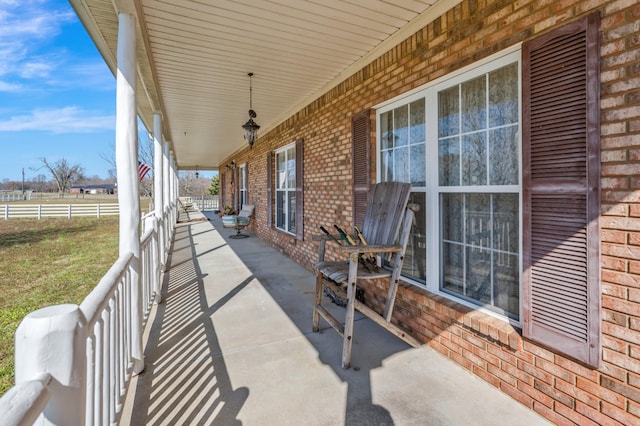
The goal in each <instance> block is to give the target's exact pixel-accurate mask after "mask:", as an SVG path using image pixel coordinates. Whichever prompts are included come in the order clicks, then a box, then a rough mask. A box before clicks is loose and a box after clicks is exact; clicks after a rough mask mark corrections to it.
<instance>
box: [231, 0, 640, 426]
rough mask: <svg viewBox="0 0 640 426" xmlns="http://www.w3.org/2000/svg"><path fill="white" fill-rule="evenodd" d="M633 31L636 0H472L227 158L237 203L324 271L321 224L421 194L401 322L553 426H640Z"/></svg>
mask: <svg viewBox="0 0 640 426" xmlns="http://www.w3.org/2000/svg"><path fill="white" fill-rule="evenodd" d="M639 23H640V4H638V3H637V2H635V1H628V0H622V1H579V0H574V1H552V2H547V1H526V0H524V1H517V2H516V1H480V0H464V1H462V2H461V3H460V4H458V5H457V6H455V7H454V8H452V9H451V10H448V11H447V12H446V13H444V14H443V15H442V16H439V17H438V18H436V19H434V20H433V21H432V22H431V23H430V24H428V25H427V26H426V27H424V28H422V29H421V30H420V31H417V32H416V33H415V34H413V35H412V36H411V37H409V38H407V39H406V40H404V41H403V42H402V43H400V44H398V45H397V46H395V47H394V48H392V49H390V50H389V51H388V52H386V53H385V54H383V55H382V56H380V57H378V58H377V59H375V60H374V61H372V62H371V63H370V64H368V65H367V66H365V67H363V68H362V69H360V70H359V71H358V72H356V73H355V74H353V75H351V76H349V77H348V78H346V79H345V80H344V81H342V82H341V83H340V84H339V85H337V86H336V87H334V88H332V89H331V90H329V91H328V92H326V93H325V94H324V95H323V96H321V97H320V98H318V99H317V100H315V101H314V102H313V103H311V104H309V105H307V106H306V107H305V108H303V109H302V110H300V111H298V112H297V113H296V114H294V115H292V116H291V117H289V118H288V119H287V120H286V121H284V122H282V123H281V124H280V125H278V126H277V128H275V129H273V130H271V131H269V132H268V133H266V134H261V136H260V139H259V140H258V142H257V143H256V145H255V146H254V147H253V149H252V150H249V149H246V150H244V151H241V152H237V153H236V154H235V155H233V156H232V157H229V158H228V159H227V161H226V163H225V164H223V165H222V167H221V168H220V170H221V175H222V182H223V183H222V187H223V191H224V202H223V203H224V204H233V203H234V202H235V203H238V202H239V201H238V196H237V194H240V193H242V194H243V195H242V197H244V198H243V199H245V200H249V202H251V203H255V204H256V206H257V207H256V219H257V220H256V221H255V232H256V234H257V235H258V236H259V237H260V238H263V239H264V240H266V241H268V242H270V243H271V244H272V245H273V246H276V247H278V248H279V249H280V250H281V251H282V252H284V253H286V254H287V255H289V256H291V257H292V258H294V259H296V260H297V261H299V262H300V263H302V264H303V265H305V266H307V267H311V265H312V264H313V263H314V261H315V259H316V256H317V253H316V250H317V247H316V245H315V244H314V242H313V241H312V240H311V235H313V234H317V229H318V227H319V226H320V225H327V224H333V223H339V224H342V225H345V226H350V225H351V224H353V223H357V221H358V214H359V209H361V207H362V200H363V199H365V200H366V198H365V196H366V188H367V187H368V185H369V184H373V183H375V182H379V181H386V180H403V181H410V182H412V183H413V186H414V192H413V194H412V201H413V202H415V203H418V204H420V205H421V207H422V209H421V213H420V214H419V215H418V217H417V220H416V223H415V224H414V227H413V239H412V243H410V245H411V247H410V249H409V253H408V256H407V260H406V261H405V268H404V281H403V285H402V287H401V290H400V291H399V295H398V298H399V300H398V302H397V305H396V306H397V308H396V311H395V315H394V321H395V322H397V323H398V324H400V325H401V326H402V327H404V328H405V329H406V330H408V331H409V332H410V333H411V334H412V335H413V336H415V337H417V338H419V339H420V340H421V341H423V342H424V343H425V344H428V345H430V346H432V347H433V348H435V349H437V350H438V351H439V352H440V353H442V354H443V355H445V356H447V357H449V358H450V359H452V360H453V361H455V362H457V363H458V364H460V365H462V366H463V367H465V368H467V369H468V370H469V371H471V372H473V373H474V374H476V375H477V376H479V377H481V378H483V379H484V380H486V381H488V382H489V383H491V384H493V385H494V386H496V387H498V388H499V389H501V390H502V391H503V392H505V393H507V394H508V395H510V396H512V397H513V398H515V399H517V400H518V401H520V402H521V403H523V404H525V405H526V406H528V407H531V408H532V409H533V410H535V411H537V412H539V413H540V414H542V415H543V416H545V417H546V418H548V419H550V420H552V421H553V422H555V423H558V424H571V423H577V424H607V425H611V424H634V423H638V422H640V275H639V273H640V233H639V232H640V204H639V201H640V200H639V198H638V197H639V194H640V180H639V179H638V176H639V175H640V25H639ZM231 161H234V162H235V164H241V165H242V168H240V169H239V168H225V167H224V166H225V165H227V164H229V163H230V162H231ZM239 182H242V183H241V184H239ZM365 293H366V301H367V303H368V304H370V305H371V306H373V307H374V308H376V309H378V310H379V311H380V310H381V309H382V307H383V306H384V295H385V294H386V289H385V288H383V284H382V283H380V284H379V285H378V286H375V287H374V286H371V287H367V288H365Z"/></svg>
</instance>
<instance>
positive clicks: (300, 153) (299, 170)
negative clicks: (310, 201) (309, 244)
mask: <svg viewBox="0 0 640 426" xmlns="http://www.w3.org/2000/svg"><path fill="white" fill-rule="evenodd" d="M303 173H304V140H303V139H298V140H297V141H296V238H297V239H298V240H300V241H302V240H304V174H303Z"/></svg>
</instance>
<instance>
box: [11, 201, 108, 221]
mask: <svg viewBox="0 0 640 426" xmlns="http://www.w3.org/2000/svg"><path fill="white" fill-rule="evenodd" d="M0 214H2V218H3V219H4V220H9V219H22V218H38V219H42V218H43V217H66V218H69V219H71V218H72V217H73V216H93V217H100V216H115V215H118V214H120V211H119V210H118V203H105V204H5V205H0Z"/></svg>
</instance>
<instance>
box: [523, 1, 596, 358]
mask: <svg viewBox="0 0 640 426" xmlns="http://www.w3.org/2000/svg"><path fill="white" fill-rule="evenodd" d="M599 26H600V18H599V15H598V14H597V13H596V14H592V15H589V16H587V17H585V18H584V19H582V20H580V21H578V22H574V23H572V24H568V25H566V26H564V27H562V28H559V29H557V30H555V31H553V32H551V33H548V34H546V35H543V36H541V37H539V38H537V39H535V40H531V41H529V42H527V43H525V44H524V45H523V50H522V55H523V61H522V70H523V128H522V131H523V181H524V182H523V183H524V188H523V203H524V206H523V207H524V211H523V219H524V227H523V230H524V241H523V243H524V247H523V251H524V253H523V255H524V282H523V284H524V299H523V311H524V312H523V313H524V335H525V336H526V337H528V338H530V339H531V340H535V341H537V342H540V343H542V344H544V345H546V346H548V347H551V348H553V349H556V350H558V351H560V352H562V353H565V354H567V355H569V356H571V357H574V358H576V359H578V360H580V361H582V362H585V363H587V364H589V365H591V366H593V367H599V366H600V362H601V347H600V344H601V343H600V241H599V238H600V237H599V207H600V188H599V181H600V140H599V138H600V127H599V126H600V59H599V58H600V47H599V43H600V42H599V40H600V35H599Z"/></svg>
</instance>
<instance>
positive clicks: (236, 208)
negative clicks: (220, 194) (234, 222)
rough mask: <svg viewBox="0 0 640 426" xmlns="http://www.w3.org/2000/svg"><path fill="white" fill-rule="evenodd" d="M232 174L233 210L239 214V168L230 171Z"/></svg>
mask: <svg viewBox="0 0 640 426" xmlns="http://www.w3.org/2000/svg"><path fill="white" fill-rule="evenodd" d="M231 173H232V174H233V181H234V182H233V194H234V195H233V210H234V211H235V212H236V213H238V212H240V208H241V207H240V179H239V176H240V167H237V168H235V169H233V170H232V172H231Z"/></svg>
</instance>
